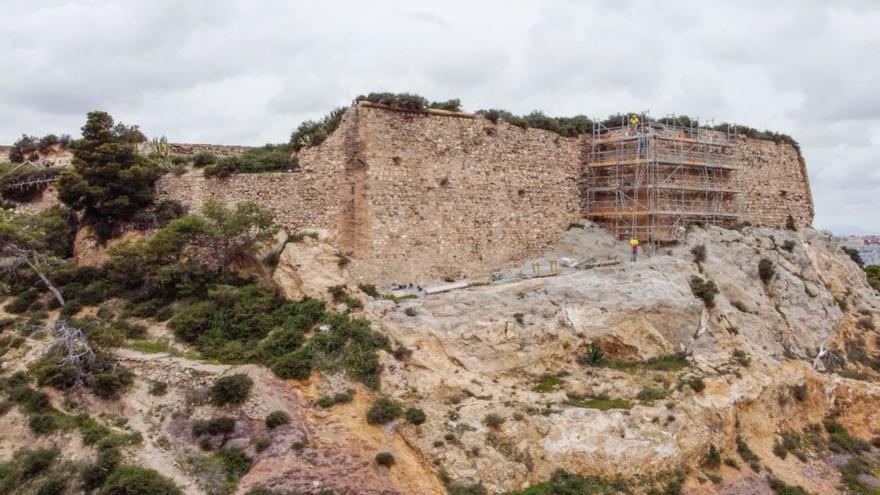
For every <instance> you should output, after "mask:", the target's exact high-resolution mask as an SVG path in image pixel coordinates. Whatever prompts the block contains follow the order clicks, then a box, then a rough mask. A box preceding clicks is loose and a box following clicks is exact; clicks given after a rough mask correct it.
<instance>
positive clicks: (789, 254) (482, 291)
mask: <svg viewBox="0 0 880 495" xmlns="http://www.w3.org/2000/svg"><path fill="white" fill-rule="evenodd" d="M330 249H331V248H329V247H327V246H326V245H325V244H323V241H322V240H317V239H314V240H313V239H308V240H303V241H301V242H298V243H289V244H288V245H287V247H286V248H285V255H284V256H282V257H281V259H280V260H279V263H278V268H276V274H279V273H283V274H284V276H280V275H278V276H276V277H275V280H276V281H277V282H278V283H280V284H281V287H280V289H281V290H285V289H290V290H294V289H295V290H294V292H295V293H296V294H297V295H298V294H299V293H300V292H297V291H302V290H304V289H303V287H304V282H303V281H306V280H310V281H315V280H324V279H327V280H331V279H332V281H333V283H337V282H339V281H340V280H342V281H343V282H344V281H345V278H346V277H347V276H348V274H347V273H346V271H345V270H340V269H339V267H338V266H337V263H336V261H335V259H334V255H333V254H332V251H328V250H330ZM296 251H301V252H296ZM627 254H628V253H627V246H625V245H623V244H621V243H618V242H616V241H615V240H614V239H612V238H610V236H609V235H608V234H606V233H605V232H603V231H602V230H601V229H598V228H595V227H593V226H591V225H590V224H589V223H585V228H583V229H580V228H572V229H570V230H569V231H567V232H566V233H565V235H564V236H563V237H562V239H561V241H560V242H559V243H558V244H557V245H555V246H553V247H552V248H551V249H549V250H548V251H547V252H546V254H545V255H544V256H542V257H540V258H536V259H533V260H529V261H528V262H527V263H526V265H525V266H524V267H523V269H522V270H511V271H509V272H508V273H506V274H505V275H506V277H507V278H506V279H505V280H503V281H499V282H496V283H492V284H487V285H481V286H475V287H471V288H467V289H461V290H456V291H451V292H446V293H442V294H436V295H430V296H428V295H422V296H421V297H416V298H409V299H401V298H396V299H395V298H394V297H367V296H366V295H362V297H361V299H363V300H366V301H367V304H366V307H364V308H363V309H362V310H360V311H362V314H363V315H364V316H366V317H367V318H368V319H369V320H370V321H371V322H372V324H373V326H374V328H376V329H377V330H378V331H379V332H380V333H382V334H384V335H385V336H387V337H388V338H390V340H391V342H394V351H393V352H385V351H381V352H380V360H381V363H382V367H383V371H382V374H381V387H380V389H379V390H380V391H379V392H376V391H373V390H370V389H367V388H365V387H364V386H362V385H360V384H358V383H356V382H353V381H352V380H351V379H350V378H349V377H347V376H346V375H345V374H344V373H339V374H330V375H324V374H319V373H313V374H312V376H311V377H310V379H308V380H281V379H279V378H277V377H275V376H273V375H272V374H271V373H270V372H268V370H266V368H263V367H261V366H256V365H247V366H231V365H218V364H211V363H208V362H203V361H199V360H197V359H194V358H192V357H187V356H188V354H187V352H188V351H187V349H186V347H185V346H182V345H181V344H180V343H178V342H176V341H175V340H174V339H173V338H170V335H169V332H168V330H167V329H166V328H165V325H162V324H160V325H156V324H154V323H153V324H151V327H150V329H149V339H151V340H153V341H156V342H164V343H165V344H164V345H165V348H164V350H163V351H162V352H158V353H156V352H153V353H145V352H144V351H143V350H131V349H126V350H118V351H117V354H118V356H119V358H120V359H121V360H122V362H123V363H124V364H126V365H127V366H129V367H130V368H131V369H132V370H133V371H134V373H135V385H134V389H133V390H132V391H131V392H129V393H127V394H125V395H124V396H123V397H122V398H120V399H118V400H115V401H105V400H100V399H97V398H95V397H93V396H91V395H89V394H88V393H86V392H83V391H79V392H76V400H77V402H79V406H77V407H78V408H80V409H79V410H81V411H87V412H90V413H93V414H95V413H97V414H99V415H101V417H103V418H107V419H109V420H113V421H116V420H119V421H121V424H124V425H125V426H124V428H125V429H126V430H127V431H129V432H132V433H137V434H140V435H141V436H142V438H143V441H142V443H140V444H139V445H136V446H134V447H132V448H131V454H130V455H131V456H132V459H133V461H135V462H137V463H138V464H142V465H144V466H147V467H151V468H153V469H156V470H158V471H159V472H161V473H163V474H165V475H167V476H168V477H170V478H171V479H173V480H175V481H176V482H177V484H178V485H179V486H181V487H183V488H184V489H185V491H186V492H187V493H189V494H193V495H195V494H205V493H223V491H222V487H223V486H225V485H224V484H223V482H222V474H218V473H217V472H216V470H215V471H212V470H211V469H208V468H206V467H205V466H204V465H203V464H200V462H203V461H200V460H199V459H201V457H200V455H199V452H200V447H199V441H198V438H195V437H194V436H193V433H192V431H193V430H192V425H193V423H194V421H196V420H205V419H209V418H213V417H217V416H218V415H223V416H229V417H232V418H234V419H235V423H234V428H233V429H232V430H231V431H230V432H229V433H228V434H226V435H224V437H223V439H222V442H223V444H224V445H225V446H226V447H235V448H240V449H243V450H244V451H245V452H247V454H248V455H249V456H251V457H252V458H253V460H254V464H253V467H252V468H251V469H250V471H249V472H248V473H247V474H246V475H245V476H244V477H243V478H242V479H241V482H240V483H239V484H238V487H237V489H236V491H235V493H246V492H247V491H248V490H251V489H254V488H256V487H268V488H273V489H279V490H280V489H287V490H296V491H298V492H301V493H319V492H321V490H327V491H330V492H332V493H340V494H379V493H399V494H442V493H445V492H446V490H447V489H448V490H449V491H450V493H480V492H479V490H480V489H485V490H487V491H488V492H490V493H501V492H506V491H511V490H517V489H521V488H523V487H526V486H529V485H533V484H537V483H541V482H544V481H545V480H547V479H548V478H551V477H552V476H554V472H556V471H557V470H558V469H565V470H567V471H568V472H570V473H576V474H577V475H581V476H588V475H595V476H598V477H601V478H603V479H610V480H612V479H614V478H615V477H617V478H619V479H618V480H617V481H614V482H613V483H612V482H611V481H609V483H610V484H609V485H608V486H609V487H612V486H613V487H618V488H619V489H623V488H621V487H625V488H626V489H627V490H630V491H631V492H632V493H649V492H650V490H652V489H656V490H663V489H665V490H676V489H677V488H676V487H678V489H679V490H680V491H679V492H681V491H683V493H694V494H703V493H706V494H709V493H714V494H722V493H724V494H734V493H756V494H758V493H761V494H763V493H772V491H771V488H770V487H771V486H776V487H777V488H778V487H779V486H782V485H780V484H779V483H782V484H785V485H790V486H795V485H797V486H801V487H803V488H804V489H806V490H807V491H808V492H809V493H815V494H832V493H841V492H842V491H843V490H844V488H841V487H842V486H844V485H846V486H855V485H852V484H851V482H852V480H849V478H846V476H847V474H846V473H847V472H848V471H846V470H845V469H844V468H843V467H842V466H850V463H851V462H855V461H854V459H866V460H865V462H874V461H871V459H876V456H877V450H876V449H873V450H872V448H871V447H870V445H869V444H868V443H867V441H868V440H871V439H874V438H876V437H877V436H878V435H880V385H878V382H877V378H878V376H880V374H878V372H877V368H878V365H877V362H878V347H877V344H878V333H877V331H876V325H877V324H880V321H878V320H880V296H878V294H877V293H876V292H875V291H874V290H873V289H871V288H870V287H869V286H868V285H867V283H866V280H865V277H864V274H863V273H862V272H861V271H860V269H859V267H858V266H856V265H855V264H854V263H853V262H852V261H850V259H849V258H848V257H847V255H846V254H845V253H843V252H842V251H841V250H840V249H839V247H838V246H837V245H836V244H835V243H834V242H833V241H832V240H831V239H830V238H829V237H827V236H825V235H823V234H821V233H818V232H815V231H813V230H810V229H801V230H800V231H797V232H793V231H783V230H774V229H768V228H744V229H743V230H723V229H719V228H710V229H700V228H695V229H693V230H692V231H691V232H690V233H689V235H688V238H687V241H686V243H684V244H682V245H680V246H676V247H674V248H671V249H668V250H665V249H664V250H661V251H658V252H657V253H655V254H654V255H653V256H650V257H643V258H642V259H640V260H639V261H638V262H636V263H630V262H629V261H628V260H626V259H625V257H626V255H627ZM307 259H316V260H319V261H320V260H323V261H320V264H323V265H326V266H325V267H324V268H322V269H321V270H319V271H318V272H317V274H316V275H314V276H311V275H309V276H304V275H306V274H304V273H303V272H305V271H309V270H310V268H309V267H310V266H311V264H310V263H303V261H302V260H307ZM763 259H766V260H769V261H768V262H765V263H764V264H765V265H767V264H768V263H769V266H770V268H771V269H772V273H769V275H768V269H767V268H766V267H765V268H764V269H762V270H759V266H760V265H761V264H762V261H761V260H763ZM319 261H316V263H319ZM550 261H558V262H559V266H560V268H559V273H558V274H553V275H548V271H547V267H548V266H549V262H550ZM534 265H537V266H538V268H539V270H541V271H542V273H543V274H544V275H547V276H538V277H532V276H531V274H533V273H534V271H533V268H532V267H533V266H534ZM332 267H335V268H332ZM519 273H526V274H529V275H530V276H528V277H525V278H521V277H518V276H515V275H517V274H519ZM762 273H763V277H762ZM328 274H330V275H328ZM331 275H332V276H331ZM322 277H323V278H322ZM328 277H329V278H328ZM695 277H699V279H700V280H702V281H704V282H708V281H711V282H713V283H714V284H715V286H716V287H717V289H718V290H717V294H716V295H714V299H713V298H711V297H709V296H707V295H706V294H707V292H706V291H700V290H699V287H700V285H699V284H698V285H694V278H695ZM290 280H293V281H294V282H291V284H292V285H291V286H290V287H287V285H290V284H289V283H288V281H290ZM708 292H711V291H708ZM695 293H696V294H703V296H704V299H700V298H698V297H697V296H696V295H695ZM377 296H378V295H377ZM710 300H711V301H710ZM321 331H323V330H321V329H318V330H316V332H321ZM45 345H46V342H45V340H41V339H39V338H38V336H35V337H34V338H27V339H25V341H24V342H23V343H20V344H19V345H18V346H17V347H15V348H10V349H8V350H7V351H6V354H5V355H4V356H3V368H4V372H5V373H6V374H9V373H11V372H12V371H14V370H23V369H25V368H26V367H27V366H28V364H29V363H31V362H33V360H35V359H36V358H37V357H38V356H39V355H40V352H41V350H42V349H44V348H45ZM232 373H245V374H247V375H249V376H250V377H251V378H252V379H253V380H254V382H255V385H254V389H253V392H252V393H251V395H250V397H249V398H248V400H247V401H246V402H244V403H243V404H241V405H226V406H219V407H218V406H216V405H213V404H211V403H210V401H208V400H207V399H206V397H205V387H206V386H207V385H208V384H210V383H211V382H213V380H214V379H215V378H216V377H217V376H221V375H229V374H232ZM156 381H161V382H163V383H166V384H167V393H165V394H164V395H155V394H152V393H151V386H152V384H153V383H155V382H156ZM348 390H351V391H352V392H348ZM340 394H342V396H347V400H345V399H341V400H338V401H337V400H336V399H329V398H333V397H338V396H340ZM380 396H381V397H387V398H390V399H393V400H394V401H397V402H399V403H400V404H406V405H407V406H409V407H417V408H419V409H421V410H422V411H423V412H424V413H425V420H424V422H421V421H411V422H408V421H406V420H404V419H403V418H401V419H397V420H392V421H390V422H387V423H385V424H384V425H377V424H371V423H370V422H368V421H367V410H368V408H370V406H371V404H373V403H374V401H375V399H376V398H377V397H380ZM50 398H51V401H52V402H53V403H54V404H57V406H58V407H62V408H64V407H68V406H66V405H64V404H65V397H64V396H63V395H62V394H60V393H57V392H52V393H51V397H50ZM276 410H282V411H285V412H286V413H287V414H288V415H289V416H290V422H289V423H286V424H284V425H282V426H279V427H276V428H271V429H270V428H268V427H267V425H266V423H265V422H264V418H266V416H267V415H268V414H269V413H270V412H272V411H276ZM416 419H417V418H416ZM27 424H28V420H27V417H26V416H25V415H24V414H23V412H21V411H20V410H19V409H18V408H14V409H12V410H10V411H8V412H7V413H6V414H5V415H3V416H2V417H0V431H3V432H5V433H4V434H3V435H0V458H3V459H8V458H9V457H10V456H11V455H12V453H13V452H14V451H15V450H17V449H19V448H20V447H21V446H22V445H25V444H27V445H31V446H50V445H55V446H58V447H60V448H61V449H62V455H63V456H65V457H66V458H68V459H72V460H74V461H83V460H86V459H89V458H91V457H93V456H94V455H95V454H94V450H93V447H87V446H83V445H82V444H81V443H80V442H81V441H80V440H79V436H78V435H76V434H75V433H61V434H55V435H49V436H38V435H35V434H34V433H32V432H31V430H30V429H29V428H28V426H27ZM841 432H843V433H841ZM260 439H266V440H260ZM266 442H268V444H266ZM379 452H389V453H391V454H392V455H393V456H394V459H395V464H394V465H393V466H392V467H390V468H388V467H384V466H380V465H377V464H376V463H375V462H374V457H375V456H376V454H377V453H379ZM209 467H210V466H209ZM850 474H852V473H850ZM876 475H877V473H876V471H873V474H872V471H870V469H868V470H864V469H863V470H862V471H860V472H859V474H858V476H860V478H858V479H859V480H861V481H860V483H863V484H864V486H867V487H872V486H873V487H875V488H876V487H877V486H878V478H877V477H876ZM847 480H849V481H847ZM444 484H446V486H444ZM603 486H604V485H603ZM480 487H482V488H480ZM218 490H219V491H218ZM457 490H458V491H457ZM460 490H474V491H469V492H463V491H460ZM609 490H611V488H609ZM254 493H259V492H254ZM322 493H323V492H322ZM538 493H544V492H538ZM597 493H612V492H610V491H609V492H597ZM666 493H677V492H675V491H667V492H666ZM864 493H868V492H864Z"/></svg>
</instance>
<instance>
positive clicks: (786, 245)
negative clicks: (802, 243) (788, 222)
mask: <svg viewBox="0 0 880 495" xmlns="http://www.w3.org/2000/svg"><path fill="white" fill-rule="evenodd" d="M795 245H796V244H795V242H794V241H792V240H790V239H789V240H787V241H785V242H783V243H782V249H783V250H784V251H788V252H789V253H790V252H792V251H794V247H795Z"/></svg>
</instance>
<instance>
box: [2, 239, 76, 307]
mask: <svg viewBox="0 0 880 495" xmlns="http://www.w3.org/2000/svg"><path fill="white" fill-rule="evenodd" d="M3 251H4V254H6V259H5V260H3V263H2V265H0V271H4V272H8V273H11V272H15V271H17V270H18V269H19V268H21V267H22V266H24V265H27V267H28V268H30V269H31V270H33V271H34V273H36V274H37V276H38V277H40V280H41V281H42V282H43V284H44V285H45V286H46V288H47V289H49V290H50V291H51V292H52V294H53V295H54V296H55V299H56V300H57V301H58V303H59V304H60V305H61V306H64V296H63V295H61V291H60V290H58V288H57V287H55V285H54V284H53V283H52V281H51V280H49V278H48V277H47V276H46V275H45V274H44V273H43V272H42V271H40V269H39V268H37V265H45V264H49V263H51V259H50V258H49V257H48V256H46V255H44V254H42V253H40V252H38V251H36V250H33V249H23V248H21V247H19V246H16V245H15V244H7V245H6V246H4V249H3Z"/></svg>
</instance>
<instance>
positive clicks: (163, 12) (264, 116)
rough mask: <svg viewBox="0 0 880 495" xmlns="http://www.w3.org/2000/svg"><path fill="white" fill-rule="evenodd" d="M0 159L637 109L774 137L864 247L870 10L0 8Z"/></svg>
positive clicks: (182, 0) (878, 82)
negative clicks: (384, 112)
mask: <svg viewBox="0 0 880 495" xmlns="http://www.w3.org/2000/svg"><path fill="white" fill-rule="evenodd" d="M0 9H2V12H3V17H2V20H0V62H2V71H0V143H3V144H11V143H12V142H13V141H15V140H16V139H17V138H18V136H20V135H21V134H22V133H28V134H35V135H43V134H46V133H49V132H54V133H58V134H60V133H68V134H71V135H74V136H77V135H78V134H79V127H80V126H81V125H82V124H83V122H84V116H85V113H86V112H88V111H90V110H95V109H101V110H106V111H108V112H110V113H111V114H112V115H113V116H114V117H116V119H117V120H121V121H123V122H125V123H128V124H139V125H140V126H141V128H142V129H143V131H144V132H145V133H146V134H147V135H148V136H160V135H164V136H167V137H168V138H169V140H171V141H177V142H204V143H219V144H263V143H266V142H284V141H286V140H287V138H288V136H289V134H290V131H291V130H293V129H294V128H295V127H296V126H297V125H298V124H299V123H300V122H301V121H302V120H304V119H308V118H316V117H319V116H321V115H323V114H324V113H326V112H327V111H328V110H330V109H331V108H332V107H334V106H338V105H345V104H348V103H349V102H351V100H352V98H353V97H355V96H356V95H358V94H362V93H367V92H370V91H395V92H402V91H408V92H414V93H419V94H422V95H424V96H426V97H428V98H431V99H434V100H444V99H448V98H460V99H461V100H462V102H463V105H464V107H465V109H466V110H477V109H480V108H505V109H509V110H511V111H513V112H515V113H527V112H530V111H532V110H536V109H540V110H543V111H544V112H546V113H548V114H551V115H574V114H585V115H588V116H591V117H604V116H606V115H608V114H610V113H616V112H619V111H621V112H625V111H642V110H647V111H650V113H651V114H652V115H654V116H663V115H665V114H667V113H682V114H689V115H692V116H697V117H700V118H701V119H704V120H705V119H710V118H714V119H715V120H716V121H719V122H720V121H733V122H737V123H742V124H747V125H751V126H753V127H758V128H762V129H763V128H767V129H772V130H779V131H783V132H786V133H788V134H791V135H792V136H794V137H795V139H797V140H798V141H799V142H800V143H801V146H802V148H803V152H804V155H805V157H806V160H807V166H808V168H809V172H810V179H811V181H812V186H813V194H814V198H815V202H816V219H815V225H816V226H817V227H819V228H830V229H832V230H834V231H835V232H839V233H845V232H862V231H870V232H874V233H880V96H878V95H880V2H877V1H872V0H864V1H857V0H853V1H850V2H842V1H841V2H834V1H809V0H799V1H796V2H784V1H767V0H762V1H743V0H740V1H736V2H720V1H718V2H715V1H706V0H701V1H663V2H659V1H654V0H645V1H608V0H605V1H602V2H590V1H582V0H571V1H564V0H560V1H538V0H522V1H515V0H497V1H478V0H442V1H440V0H437V1H431V2H429V1H416V0H400V1H384V0H371V1H350V2H344V1H327V0H321V1H314V0H312V1H308V2H305V1H294V0H286V1H283V0H276V1H268V0H267V1H261V0H248V1H243V0H242V1H232V0H203V1H195V0H193V1H186V0H150V1H128V2H127V1H120V0H114V1H109V0H68V1H61V0H57V1H52V0H0Z"/></svg>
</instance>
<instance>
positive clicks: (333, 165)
mask: <svg viewBox="0 0 880 495" xmlns="http://www.w3.org/2000/svg"><path fill="white" fill-rule="evenodd" d="M352 114H353V112H349V113H348V114H346V117H345V119H344V120H343V123H342V124H341V125H340V129H339V130H338V132H336V133H334V134H333V135H332V136H330V138H328V139H327V141H326V142H325V143H324V144H322V145H321V146H318V147H314V148H311V149H308V150H305V151H304V152H303V153H302V154H301V155H300V157H299V158H300V160H299V164H300V167H299V169H297V170H296V171H294V172H272V173H262V174H239V175H233V176H231V177H228V178H225V179H215V178H210V179H208V178H205V177H204V176H203V175H202V171H201V170H193V171H190V172H188V173H186V174H183V175H181V176H175V175H173V174H165V175H164V176H162V178H161V179H159V182H158V183H157V184H156V192H157V196H158V197H159V198H160V199H162V198H171V199H176V200H178V201H180V202H181V203H183V204H184V205H185V206H187V207H188V208H189V209H190V211H198V210H199V209H200V208H201V206H202V205H203V204H204V202H205V201H206V200H208V199H216V200H218V201H220V202H222V203H224V204H227V205H234V204H235V203H238V202H241V201H254V202H256V203H259V204H261V205H264V206H266V207H268V208H269V209H270V210H271V211H272V212H273V213H274V214H275V219H276V221H277V222H278V224H279V225H281V226H282V227H284V228H285V229H287V230H288V231H289V232H296V231H300V230H318V229H321V230H325V231H327V232H328V233H329V234H330V235H331V236H335V235H336V233H337V231H338V227H339V225H338V223H339V221H340V219H341V217H342V215H341V211H342V204H341V201H340V198H339V190H340V187H341V186H340V185H341V184H342V182H343V180H344V176H345V164H346V163H347V161H348V160H349V159H350V155H351V153H350V151H349V150H350V148H351V143H350V140H351V133H352V132H353V131H354V126H353V125H352Z"/></svg>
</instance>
